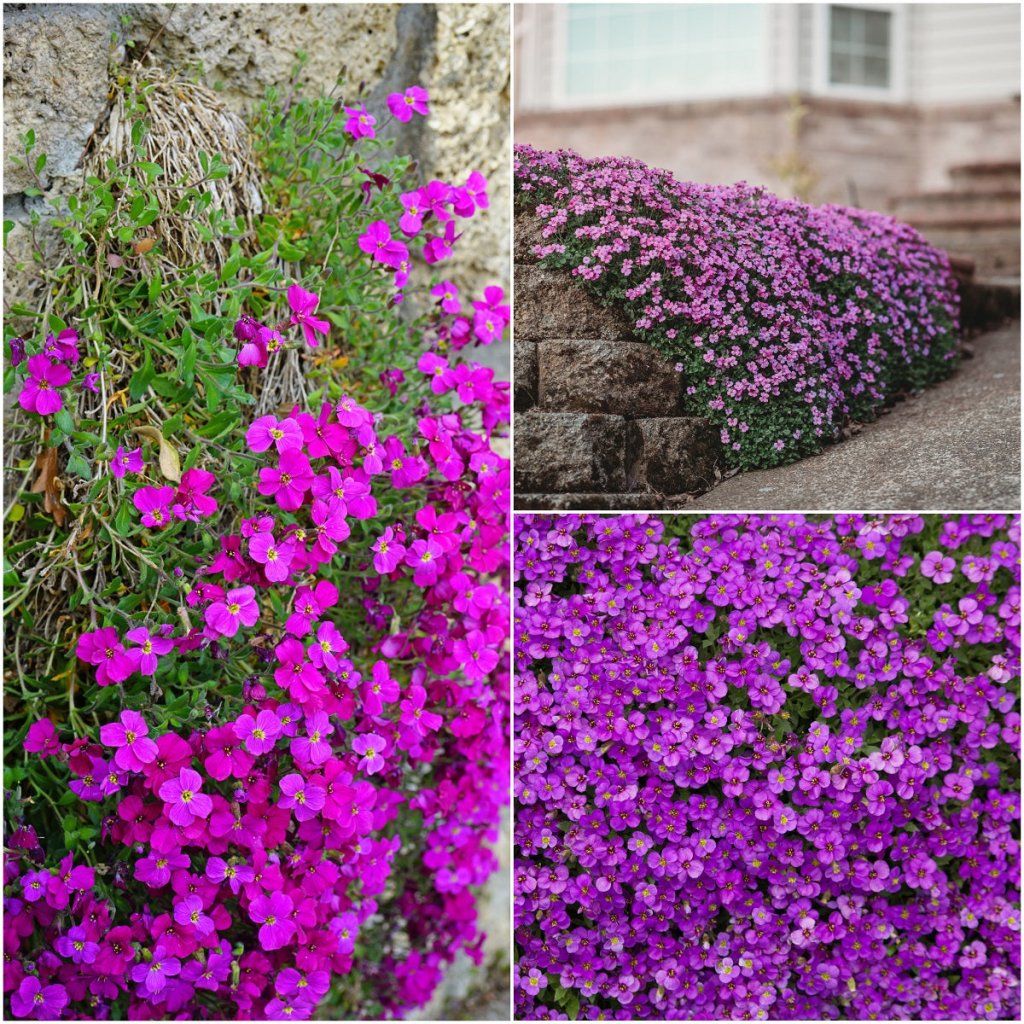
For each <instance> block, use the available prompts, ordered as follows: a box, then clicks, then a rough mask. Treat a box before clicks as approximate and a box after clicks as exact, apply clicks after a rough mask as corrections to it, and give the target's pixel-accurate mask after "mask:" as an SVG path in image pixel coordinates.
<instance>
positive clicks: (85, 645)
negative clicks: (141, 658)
mask: <svg viewBox="0 0 1024 1024" xmlns="http://www.w3.org/2000/svg"><path fill="white" fill-rule="evenodd" d="M76 653H77V655H78V657H79V658H81V660H82V661H85V662H88V663H89V664H90V665H96V666H97V669H96V681H97V682H98V683H99V684H100V686H109V685H110V684H111V683H120V682H123V681H124V680H125V679H127V678H128V677H129V676H130V675H131V674H132V672H134V671H135V663H134V662H133V661H132V659H131V658H130V657H129V656H128V654H127V653H126V651H125V649H124V647H123V646H122V644H121V640H120V637H118V635H117V630H116V629H114V627H113V626H104V627H103V628H102V629H94V630H93V631H92V632H90V633H83V634H82V635H81V636H80V637H79V638H78V647H77V649H76Z"/></svg>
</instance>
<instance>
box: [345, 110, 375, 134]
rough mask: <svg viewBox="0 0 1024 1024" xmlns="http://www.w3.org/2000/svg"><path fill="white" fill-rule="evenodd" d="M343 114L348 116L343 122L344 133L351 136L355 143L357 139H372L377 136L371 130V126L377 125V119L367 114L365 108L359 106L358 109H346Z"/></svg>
mask: <svg viewBox="0 0 1024 1024" xmlns="http://www.w3.org/2000/svg"><path fill="white" fill-rule="evenodd" d="M345 113H346V114H347V115H348V120H347V121H346V122H345V129H344V130H345V131H346V132H348V134H349V135H351V136H352V138H353V139H355V140H356V141H357V142H358V141H359V139H372V138H374V136H375V135H376V134H377V133H376V132H375V131H374V130H373V126H374V125H375V124H376V123H377V119H376V118H375V117H374V116H373V115H372V114H369V113H367V111H366V106H365V105H363V104H360V105H359V106H358V107H346V108H345Z"/></svg>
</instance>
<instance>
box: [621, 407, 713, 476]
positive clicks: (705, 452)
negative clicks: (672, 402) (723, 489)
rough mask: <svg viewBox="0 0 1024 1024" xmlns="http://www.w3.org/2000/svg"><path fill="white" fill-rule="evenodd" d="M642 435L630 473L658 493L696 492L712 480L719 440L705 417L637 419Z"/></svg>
mask: <svg viewBox="0 0 1024 1024" xmlns="http://www.w3.org/2000/svg"><path fill="white" fill-rule="evenodd" d="M637 426H638V427H639V428H640V434H641V437H642V438H643V448H642V452H641V455H640V458H639V460H638V461H637V463H636V465H635V467H634V468H633V476H634V477H635V479H636V480H637V482H638V484H639V485H640V486H643V487H644V488H645V489H646V490H648V491H656V492H658V493H659V494H699V493H701V492H703V491H706V490H707V489H708V488H709V487H711V486H712V485H713V484H714V482H715V466H716V464H717V462H718V456H719V450H720V447H721V443H720V441H719V438H718V434H717V432H716V430H715V428H714V427H713V426H711V424H710V423H708V421H707V420H703V419H699V418H696V417H682V416H673V417H660V418H658V419H641V420H637Z"/></svg>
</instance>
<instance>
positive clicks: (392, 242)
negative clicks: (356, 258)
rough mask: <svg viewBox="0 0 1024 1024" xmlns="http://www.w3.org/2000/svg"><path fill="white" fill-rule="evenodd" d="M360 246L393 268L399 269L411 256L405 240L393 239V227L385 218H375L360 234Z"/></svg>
mask: <svg viewBox="0 0 1024 1024" xmlns="http://www.w3.org/2000/svg"><path fill="white" fill-rule="evenodd" d="M359 248H360V249H362V250H363V252H365V253H367V254H368V255H370V256H372V257H373V259H374V260H375V261H376V262H377V263H383V264H384V266H386V267H391V269H392V270H397V269H398V268H399V267H400V266H401V265H402V263H403V262H404V261H405V260H407V259H408V258H409V250H408V248H406V246H405V244H404V243H403V242H399V241H398V240H396V239H392V237H391V229H390V228H389V227H388V225H387V221H383V220H375V221H374V222H373V223H372V224H370V225H369V226H368V227H367V229H366V231H365V232H363V234H361V235H360V236H359Z"/></svg>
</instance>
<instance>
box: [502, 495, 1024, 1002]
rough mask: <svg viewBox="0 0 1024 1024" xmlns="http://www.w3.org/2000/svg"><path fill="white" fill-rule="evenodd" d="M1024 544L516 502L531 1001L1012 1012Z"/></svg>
mask: <svg viewBox="0 0 1024 1024" xmlns="http://www.w3.org/2000/svg"><path fill="white" fill-rule="evenodd" d="M691 522H692V520H691ZM687 529H689V533H690V536H689V537H684V538H683V539H681V540H680V539H673V538H670V537H669V536H668V534H669V533H670V532H671V531H673V530H676V531H679V532H680V533H683V532H684V531H685V530H687ZM1019 546H1020V523H1019V518H1018V517H1009V516H1001V515H977V516H948V517H947V516H943V517H938V516H927V517H922V516H890V517H886V518H882V519H874V518H868V517H865V516H859V515H857V516H854V515H838V516H835V517H833V518H822V519H820V520H809V519H806V518H804V517H802V516H797V515H789V516H746V515H728V516H718V517H715V518H711V519H705V520H698V521H696V522H692V527H691V525H690V523H689V522H688V523H681V522H679V521H678V520H677V519H675V518H673V517H668V518H666V520H665V521H661V520H659V519H657V518H655V517H648V516H642V515H637V516H608V517H602V516H575V515H565V516H540V515H533V516H523V517H520V518H518V520H517V528H516V537H515V553H514V563H515V574H516V581H517V582H516V590H515V601H516V605H515V627H514V628H515V635H516V670H517V671H516V693H515V702H516V704H515V710H516V716H517V717H516V737H515V786H516V799H517V816H516V851H517V854H516V867H515V903H516V906H515V919H516V942H517V952H518V962H517V966H516V1014H517V1016H518V1017H520V1018H542V1019H550V1018H560V1019H565V1018H566V1017H575V1016H579V1017H581V1018H585V1019H598V1018H618V1019H630V1018H632V1019H669V1020H671V1019H748V1018H773V1019H784V1018H785V1019H812V1020H816V1019H854V1020H858V1019H865V1018H883V1019H884V1018H899V1019H904V1018H906V1019H936V1018H940V1019H946V1018H950V1019H977V1018H985V1019H994V1018H999V1019H1001V1018H1009V1019H1019V1017H1020V991H1019V986H1018V980H1017V979H1018V969H1019V955H1020V913H1019V902H1020V893H1019V888H1018V878H1019V872H1020V847H1019V825H1018V822H1019V817H1020V799H1019V770H1020V717H1019V714H1018V712H1017V710H1016V709H1017V695H1018V690H1019V685H1018V681H1019V667H1020V587H1019V581H1020V567H1019Z"/></svg>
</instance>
